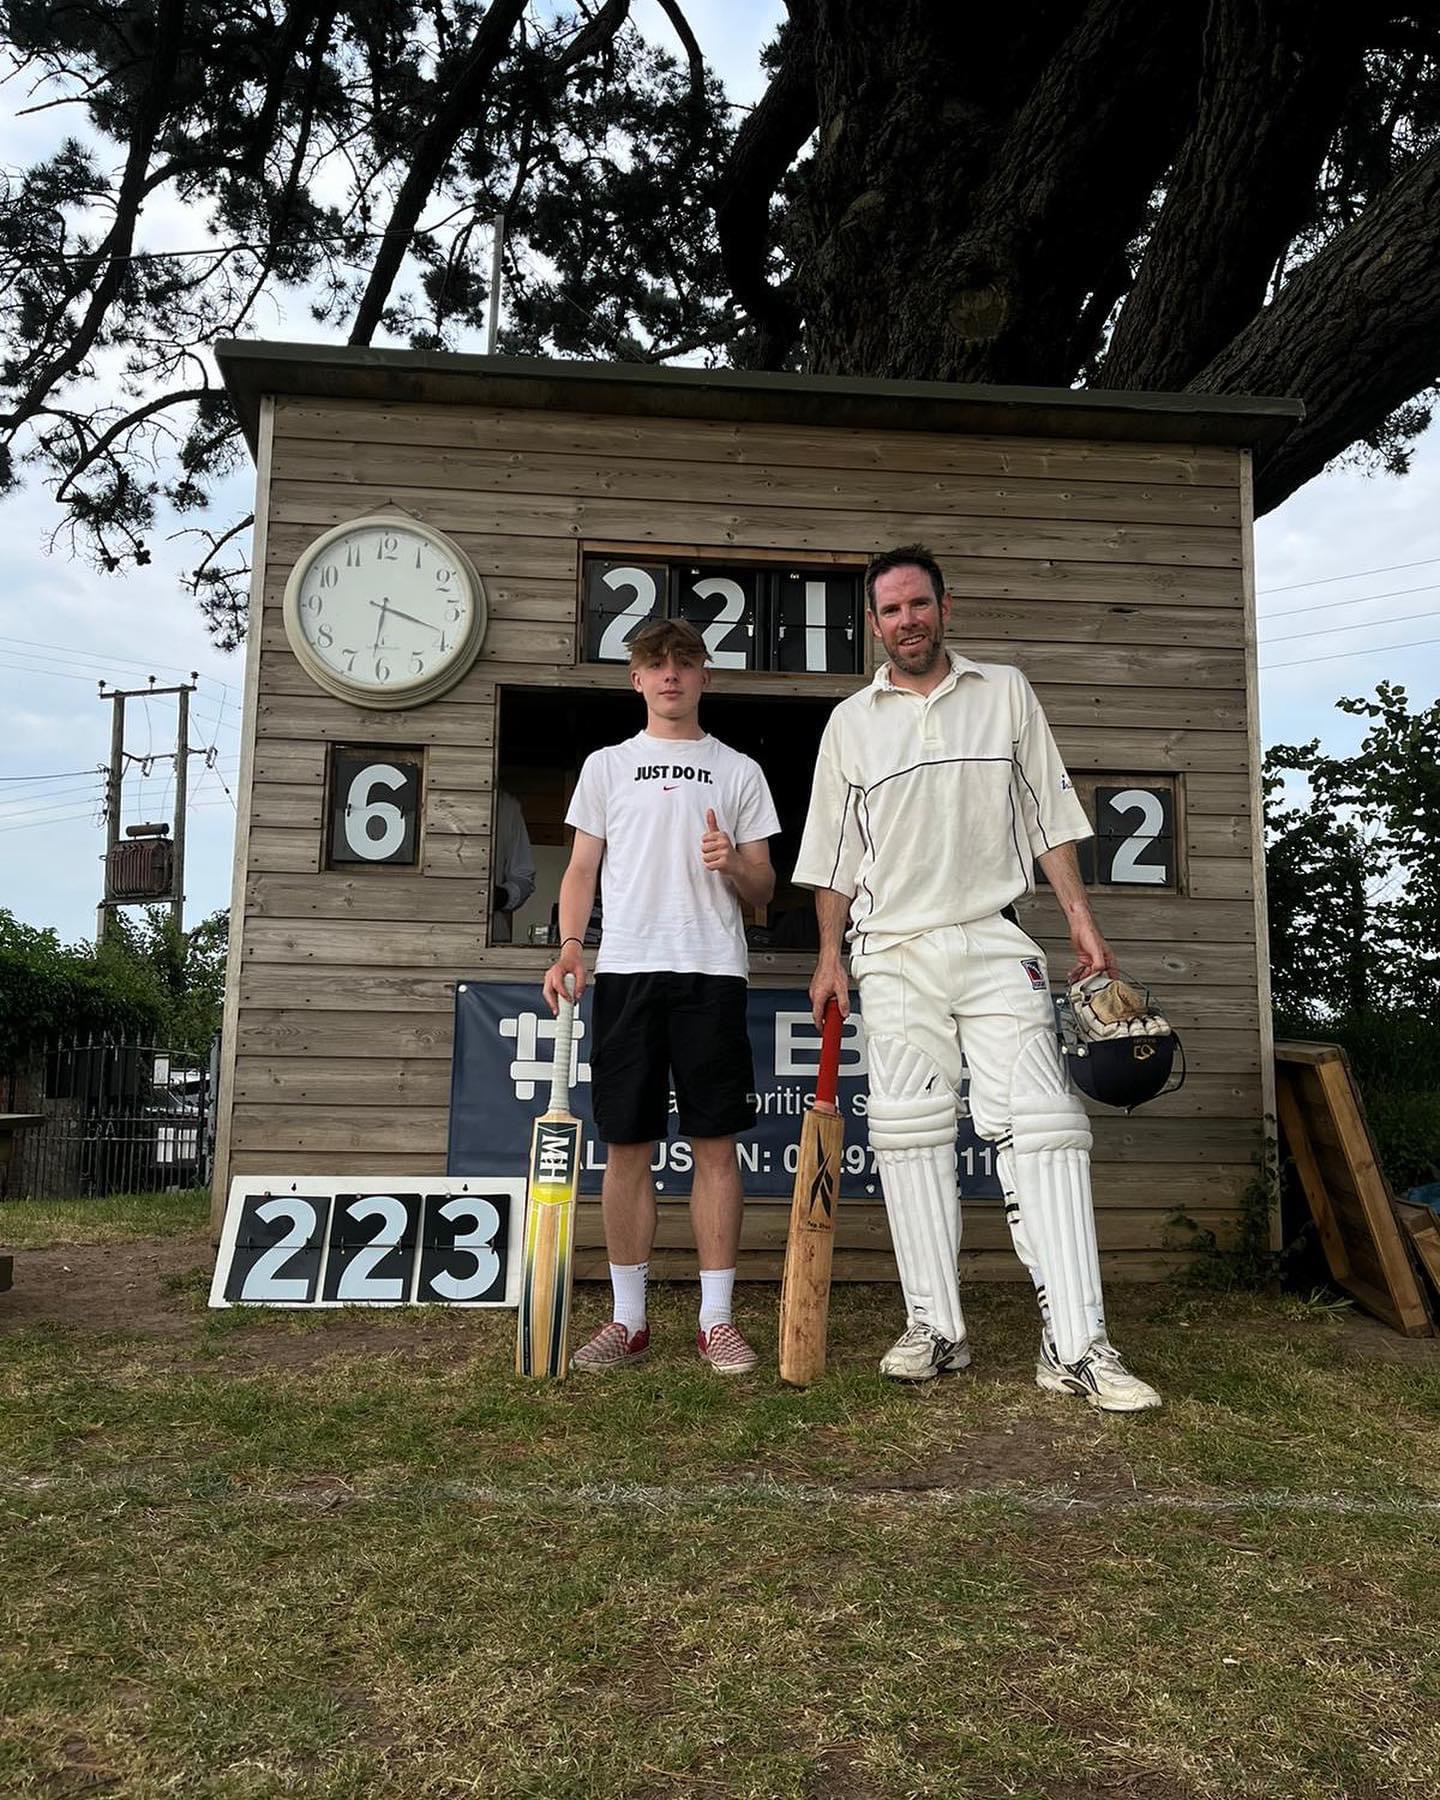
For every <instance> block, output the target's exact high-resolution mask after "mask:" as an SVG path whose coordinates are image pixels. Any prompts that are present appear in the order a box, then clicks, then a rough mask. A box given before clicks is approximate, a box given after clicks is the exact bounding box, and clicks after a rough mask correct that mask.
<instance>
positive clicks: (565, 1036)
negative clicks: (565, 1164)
mask: <svg viewBox="0 0 1440 1800" xmlns="http://www.w3.org/2000/svg"><path fill="white" fill-rule="evenodd" d="M574 1038H575V977H574V976H573V975H567V976H566V977H565V991H564V993H563V994H561V996H560V1010H559V1012H558V1013H557V1014H556V1016H555V1060H554V1062H553V1063H552V1064H551V1069H550V1110H551V1112H565V1111H567V1110H568V1108H569V1104H570V1046H571V1044H572V1043H573V1042H574Z"/></svg>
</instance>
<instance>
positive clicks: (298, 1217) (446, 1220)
mask: <svg viewBox="0 0 1440 1800" xmlns="http://www.w3.org/2000/svg"><path fill="white" fill-rule="evenodd" d="M524 1209H525V1182H524V1180H523V1179H521V1178H512V1177H497V1178H494V1179H490V1178H485V1177H473V1178H471V1179H469V1180H464V1179H459V1178H452V1177H449V1176H437V1177H435V1178H433V1179H425V1178H421V1179H419V1180H416V1179H415V1178H413V1177H412V1178H411V1179H409V1180H408V1181H404V1182H399V1183H396V1182H388V1183H387V1182H386V1180H385V1179H384V1177H377V1178H375V1179H370V1178H368V1177H356V1176H339V1177H336V1178H335V1179H333V1180H326V1179H325V1178H324V1177H318V1176H304V1177H296V1178H294V1179H292V1180H286V1179H284V1178H281V1177H276V1178H274V1179H272V1180H264V1179H260V1178H255V1177H248V1176H246V1177H237V1178H236V1179H235V1180H234V1181H233V1182H232V1183H231V1187H230V1199H229V1204H228V1205H227V1207H226V1209H225V1223H224V1226H223V1229H222V1232H221V1239H220V1249H219V1254H218V1256H217V1258H216V1262H215V1274H214V1279H213V1281H212V1283H211V1288H210V1304H211V1306H286V1307H289V1306H313V1307H338V1306H425V1305H431V1306H434V1305H440V1306H515V1305H517V1304H518V1302H519V1294H520V1254H519V1252H520V1232H521V1228H522V1225H523V1215H524Z"/></svg>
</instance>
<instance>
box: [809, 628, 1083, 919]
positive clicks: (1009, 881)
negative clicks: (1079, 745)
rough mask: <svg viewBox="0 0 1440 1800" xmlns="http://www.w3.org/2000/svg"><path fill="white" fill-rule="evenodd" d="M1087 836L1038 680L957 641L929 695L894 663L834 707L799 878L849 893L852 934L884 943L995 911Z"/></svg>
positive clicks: (1029, 887) (811, 884)
mask: <svg viewBox="0 0 1440 1800" xmlns="http://www.w3.org/2000/svg"><path fill="white" fill-rule="evenodd" d="M1090 835H1091V830H1090V822H1089V820H1088V819H1087V818H1086V817H1085V811H1084V808H1083V807H1082V806H1081V804H1080V801H1079V799H1078V798H1077V796H1076V794H1075V789H1074V786H1073V784H1072V783H1071V780H1070V777H1069V775H1068V774H1067V773H1066V771H1065V765H1064V763H1063V762H1062V761H1061V759H1060V752H1059V751H1058V750H1057V749H1056V747H1055V740H1054V738H1053V737H1052V736H1051V733H1050V726H1049V724H1048V722H1047V721H1046V718H1045V715H1044V713H1043V712H1042V711H1041V709H1040V703H1039V701H1038V700H1037V699H1036V698H1035V692H1034V689H1033V688H1032V687H1031V686H1030V683H1029V682H1028V681H1027V680H1026V679H1025V677H1024V675H1022V674H1021V672H1020V671H1019V669H1015V668H1011V667H1009V666H1008V665H1006V664H1003V663H975V662H971V661H969V660H968V659H967V658H966V657H963V656H959V655H956V654H955V653H954V652H953V651H952V652H951V653H950V673H949V675H948V676H947V677H946V678H945V680H944V681H942V682H941V683H940V685H939V686H938V687H937V688H935V689H934V690H933V691H932V692H931V693H929V694H925V695H921V694H916V693H912V692H911V691H910V690H909V689H908V688H903V687H895V686H893V685H892V684H891V681H890V665H889V664H888V663H886V664H885V665H884V667H882V668H881V669H880V671H879V672H878V674H877V675H876V677H875V679H874V681H873V682H872V683H871V684H870V686H869V687H867V688H865V689H863V690H862V691H861V692H860V693H858V694H852V695H851V696H850V698H849V699H848V700H844V701H842V702H841V703H840V705H839V706H837V707H836V708H835V711H834V712H833V713H832V714H831V715H830V719H829V722H828V723H827V725H826V727H825V733H824V736H823V737H822V739H821V741H820V754H819V758H818V761H817V763H816V767H815V784H814V787H813V789H812V790H811V795H810V812H809V816H808V817H807V819H806V822H805V834H804V837H803V839H802V841H801V845H800V857H799V861H798V862H797V864H796V867H795V880H796V882H797V883H799V885H800V886H802V887H811V888H834V889H835V890H836V891H837V892H839V893H842V894H849V895H850V896H852V905H851V913H850V935H851V937H852V938H863V939H864V943H865V946H866V948H867V949H873V950H879V949H884V948H886V947H887V946H888V945H891V944H896V943H900V942H902V941H903V940H904V939H906V938H910V937H915V936H918V935H919V934H920V933H921V932H924V931H933V930H936V929H939V928H941V927H943V926H947V925H964V924H967V923H969V922H970V921H972V920H975V919H981V918H987V917H989V916H990V915H991V914H993V913H998V912H999V911H1000V910H1001V909H1002V908H1003V907H1006V906H1008V905H1009V904H1010V903H1011V902H1012V901H1013V900H1015V899H1017V898H1018V897H1019V896H1020V895H1021V894H1025V893H1029V892H1032V891H1033V889H1034V886H1035V873H1034V863H1035V859H1036V857H1037V856H1040V855H1042V854H1043V853H1044V852H1045V851H1046V850H1053V849H1054V848H1055V847H1056V845H1058V844H1064V843H1073V842H1075V841H1076V840H1077V839H1080V838H1087V837H1089V836H1090Z"/></svg>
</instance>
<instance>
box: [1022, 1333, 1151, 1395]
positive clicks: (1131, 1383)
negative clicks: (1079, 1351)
mask: <svg viewBox="0 0 1440 1800" xmlns="http://www.w3.org/2000/svg"><path fill="white" fill-rule="evenodd" d="M1035 1385H1036V1387H1042V1388H1044V1389H1045V1390H1046V1392H1047V1393H1051V1394H1074V1395H1075V1396H1076V1398H1077V1399H1081V1400H1084V1401H1085V1402H1086V1404H1087V1405H1089V1406H1093V1407H1095V1408H1096V1409H1097V1410H1098V1411H1100V1412H1144V1411H1145V1409H1146V1408H1147V1407H1150V1406H1159V1405H1160V1403H1161V1402H1160V1396H1159V1395H1158V1394H1157V1393H1156V1392H1155V1390H1154V1388H1152V1387H1150V1386H1148V1385H1147V1384H1146V1383H1145V1382H1143V1381H1141V1379H1140V1377H1139V1376H1138V1375H1132V1374H1131V1373H1130V1371H1129V1370H1128V1369H1127V1368H1126V1367H1125V1365H1124V1363H1123V1362H1121V1360H1120V1352H1119V1351H1118V1350H1117V1349H1116V1348H1115V1346H1114V1345H1113V1344H1109V1343H1107V1342H1106V1341H1105V1339H1104V1338H1096V1340H1095V1342H1094V1343H1093V1344H1092V1345H1091V1346H1090V1348H1089V1349H1088V1350H1087V1351H1086V1352H1085V1354H1084V1355H1083V1356H1082V1357H1081V1358H1080V1359H1079V1360H1078V1361H1077V1362H1073V1363H1062V1362H1061V1360H1060V1358H1059V1357H1058V1356H1057V1355H1056V1354H1055V1346H1054V1345H1053V1344H1052V1343H1051V1342H1050V1337H1049V1334H1048V1333H1042V1334H1041V1338H1040V1356H1039V1359H1038V1361H1037V1362H1036V1364H1035Z"/></svg>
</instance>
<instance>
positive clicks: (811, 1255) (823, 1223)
mask: <svg viewBox="0 0 1440 1800" xmlns="http://www.w3.org/2000/svg"><path fill="white" fill-rule="evenodd" d="M844 1150H845V1121H844V1120H843V1119H842V1118H841V1117H840V1115H839V1113H836V1112H822V1111H820V1110H818V1109H814V1110H812V1111H810V1112H808V1113H806V1115H805V1123H804V1126H803V1127H802V1129H801V1133H800V1160H799V1163H798V1165H797V1166H796V1170H795V1191H794V1196H793V1198H792V1200H791V1202H790V1234H789V1237H788V1239H787V1241H786V1245H785V1275H784V1280H783V1285H782V1287H781V1290H780V1358H779V1361H780V1379H781V1380H782V1381H784V1382H788V1383H789V1384H790V1385H791V1386H792V1387H808V1386H809V1385H810V1383H811V1382H812V1381H818V1380H819V1378H820V1377H821V1375H823V1374H824V1372H825V1337H826V1328H827V1326H828V1324H829V1317H830V1267H831V1262H832V1259H833V1256H834V1250H835V1214H836V1209H837V1208H838V1206H839V1204H840V1161H841V1157H842V1156H843V1154H844Z"/></svg>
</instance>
